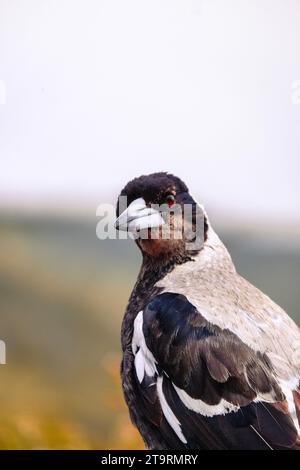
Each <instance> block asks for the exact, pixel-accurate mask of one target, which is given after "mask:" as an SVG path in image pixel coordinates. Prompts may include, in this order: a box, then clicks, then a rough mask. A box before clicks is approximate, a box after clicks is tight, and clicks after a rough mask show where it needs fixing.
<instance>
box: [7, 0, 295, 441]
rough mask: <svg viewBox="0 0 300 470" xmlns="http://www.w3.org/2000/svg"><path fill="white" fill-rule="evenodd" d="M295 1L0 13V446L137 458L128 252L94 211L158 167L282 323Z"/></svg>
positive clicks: (114, 1)
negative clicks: (125, 330)
mask: <svg viewBox="0 0 300 470" xmlns="http://www.w3.org/2000/svg"><path fill="white" fill-rule="evenodd" d="M299 45H300V4H299V2H298V0H259V1H258V0H251V1H248V0H239V1H237V0H227V1H226V2H224V1H222V0H202V1H201V0H184V1H183V0H163V1H161V0H159V1H158V0H151V1H148V0H142V1H141V0H127V1H126V2H124V1H122V0H109V1H108V0H87V1H84V2H83V1H82V0H81V1H79V0H72V1H71V0H60V1H58V0H26V2H24V1H21V0H0V339H1V340H4V341H5V343H6V348H7V364H6V365H0V402H1V408H0V448H2V449H24V448H25V449H42V448H46V449H55V448H64V449H91V448H92V449H105V448H110V449H115V448H121V449H131V448H133V449H135V448H142V443H141V440H140V438H139V437H138V435H137V433H136V431H135V430H134V429H133V427H132V426H131V424H130V421H129V418H128V414H127V410H126V408H125V405H124V403H123V398H122V393H121V388H120V380H119V362H120V341H119V331H120V323H121V320H122V315H123V312H124V309H125V306H126V303H127V299H128V297H129V294H130V291H131V289H132V286H133V283H134V281H135V278H136V275H137V273H138V269H139V265H140V255H139V253H138V250H137V249H136V247H135V246H134V243H133V242H131V241H125V240H120V241H118V240H102V241H100V240H98V239H97V237H96V225H97V223H98V220H99V218H97V217H96V209H97V206H98V205H99V204H100V203H114V202H115V201H116V198H117V196H118V193H119V191H120V190H121V188H122V187H123V186H124V185H125V184H126V182H127V181H128V180H130V179H131V178H133V177H134V176H138V175H140V174H143V173H149V172H152V171H161V170H164V171H170V172H173V173H174V174H177V175H178V176H180V177H181V178H182V179H183V180H185V182H186V183H187V185H188V186H189V188H190V191H191V193H192V194H193V195H194V196H195V197H196V198H197V199H198V200H200V201H201V202H203V203H204V205H205V206H206V209H207V211H208V213H209V215H210V219H211V222H212V224H213V225H214V227H215V229H216V230H217V231H218V233H219V234H220V235H221V237H222V238H223V240H224V241H225V243H226V244H227V246H228V248H229V250H230V252H231V253H232V256H233V259H234V261H235V263H236V265H237V268H238V270H239V272H240V273H241V274H243V275H244V276H245V277H247V278H248V279H249V280H250V281H251V282H253V283H254V284H255V285H256V286H258V287H259V288H261V289H262V290H264V291H265V292H266V293H267V294H269V295H270V296H271V297H272V298H273V299H274V300H275V301H276V302H278V303H279V304H280V305H281V306H282V307H284V308H285V309H286V310H287V311H288V313H289V314H290V315H291V316H292V317H293V318H294V319H295V320H296V321H297V322H298V323H300V302H299V295H300V294H299V274H300V269H299V268H300V241H299V235H300V209H299V200H300V185H299V170H300V160H299V151H300V132H299V131H300V129H299V128H300V99H298V97H299V96H300V93H299V91H300V84H299V83H300V54H299Z"/></svg>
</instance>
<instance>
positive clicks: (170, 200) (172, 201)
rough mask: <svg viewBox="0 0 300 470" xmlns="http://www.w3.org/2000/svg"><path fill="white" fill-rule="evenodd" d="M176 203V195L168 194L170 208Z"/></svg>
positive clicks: (167, 201) (167, 199)
mask: <svg viewBox="0 0 300 470" xmlns="http://www.w3.org/2000/svg"><path fill="white" fill-rule="evenodd" d="M175 202H176V199H175V196H174V194H168V195H167V196H166V203H167V204H168V206H169V207H171V206H173V204H174V203H175Z"/></svg>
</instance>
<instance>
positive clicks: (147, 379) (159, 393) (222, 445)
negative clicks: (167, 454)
mask: <svg viewBox="0 0 300 470" xmlns="http://www.w3.org/2000/svg"><path fill="white" fill-rule="evenodd" d="M132 349H133V353H134V355H135V374H136V383H137V385H138V387H139V391H140V394H139V395H140V397H142V398H141V400H142V405H143V406H142V407H144V414H146V415H147V416H148V419H150V420H151V421H152V424H151V425H154V426H156V427H157V428H159V430H160V432H161V435H162V438H163V439H164V441H165V442H166V443H168V445H169V446H170V448H173V449H174V448H178V449H209V448H215V449H239V448H242V449H248V448H249V449H271V448H272V449H284V448H299V449H300V441H299V437H298V429H299V423H298V419H299V411H300V406H299V405H300V399H299V395H298V394H297V392H294V395H293V394H292V393H291V396H290V397H288V396H286V395H285V394H284V392H283V390H282V389H281V387H280V385H279V384H278V382H277V380H276V378H275V374H274V371H273V368H272V364H271V361H270V360H269V358H268V357H267V355H266V354H261V353H259V352H257V351H254V350H253V349H251V348H250V347H249V346H247V345H246V344H245V343H243V342H242V341H241V340H240V339H239V338H238V337H237V335H235V334H234V333H232V332H231V331H230V330H228V329H221V328H219V327H218V326H215V325H213V324H211V323H209V322H208V321H207V320H205V318H204V317H203V316H202V315H201V312H199V311H198V310H197V309H196V308H195V307H194V306H193V305H192V304H191V303H190V302H189V301H188V300H187V299H186V297H185V296H183V295H181V294H175V293H168V292H167V293H163V294H160V295H157V296H156V297H155V298H153V299H152V300H151V301H150V303H149V304H148V305H147V306H146V308H145V309H144V311H143V312H140V313H139V315H138V316H137V318H136V320H135V323H134V335H133V343H132ZM291 397H292V398H291ZM291 399H292V403H291V402H290V400H291ZM297 412H298V416H297Z"/></svg>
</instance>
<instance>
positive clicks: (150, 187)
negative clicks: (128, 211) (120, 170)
mask: <svg viewBox="0 0 300 470" xmlns="http://www.w3.org/2000/svg"><path fill="white" fill-rule="evenodd" d="M188 192H189V190H188V188H187V186H186V185H185V183H184V182H183V181H181V179H180V178H178V177H177V176H174V175H172V174H170V173H166V172H158V173H152V174H150V175H142V176H139V177H138V178H134V179H133V180H131V181H129V183H127V184H126V186H125V187H124V188H123V189H122V191H121V193H120V196H126V197H127V205H128V206H129V205H130V204H131V203H132V202H133V201H134V200H135V199H138V198H143V199H144V200H145V202H146V204H165V203H166V204H168V197H169V196H170V195H173V196H175V199H176V202H178V197H179V198H181V199H182V196H184V195H185V196H186V195H187V194H188ZM119 215H120V214H119V200H118V203H117V217H118V216H119Z"/></svg>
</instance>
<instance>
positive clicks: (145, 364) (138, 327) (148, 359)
mask: <svg viewBox="0 0 300 470" xmlns="http://www.w3.org/2000/svg"><path fill="white" fill-rule="evenodd" d="M131 347H132V352H133V354H134V355H135V358H134V366H135V370H136V375H137V378H138V380H139V382H140V383H142V381H143V379H144V376H145V374H146V375H148V376H149V377H154V376H155V374H157V369H156V360H155V359H154V357H153V354H152V352H151V351H149V349H148V348H147V345H146V341H145V337H144V333H143V312H140V313H139V314H138V315H137V316H136V319H135V320H134V326H133V338H132V345H131Z"/></svg>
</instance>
